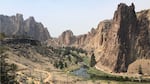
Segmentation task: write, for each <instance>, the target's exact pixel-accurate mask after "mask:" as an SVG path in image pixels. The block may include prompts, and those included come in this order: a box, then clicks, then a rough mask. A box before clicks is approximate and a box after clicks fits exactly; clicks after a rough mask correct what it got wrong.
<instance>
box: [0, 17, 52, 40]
mask: <svg viewBox="0 0 150 84" xmlns="http://www.w3.org/2000/svg"><path fill="white" fill-rule="evenodd" d="M0 32H1V33H5V34H6V35H7V36H19V37H30V38H32V39H35V40H39V41H45V40H47V39H49V38H50V35H49V33H48V30H47V28H45V27H44V26H43V25H42V24H41V23H39V22H36V21H35V20H34V18H33V17H29V18H28V19H26V20H24V19H23V15H21V14H16V16H10V17H9V16H4V15H0Z"/></svg>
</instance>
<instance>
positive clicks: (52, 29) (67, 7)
mask: <svg viewBox="0 0 150 84" xmlns="http://www.w3.org/2000/svg"><path fill="white" fill-rule="evenodd" d="M121 2H123V3H126V4H127V5H130V4H131V3H132V2H133V3H134V4H135V10H136V11H140V10H144V9H150V0H0V14H3V15H8V16H12V15H16V13H20V14H23V16H24V19H27V18H28V17H29V16H33V17H34V18H35V20H36V21H37V22H41V23H42V24H43V25H44V26H45V27H47V28H48V30H49V33H50V35H51V36H52V37H58V36H59V35H60V34H61V33H62V32H63V31H65V30H72V31H73V33H74V34H75V35H80V34H85V33H87V32H88V31H90V30H91V28H93V27H94V28H96V27H97V25H98V23H99V22H100V21H103V20H106V19H112V18H113V14H114V11H115V10H116V8H117V5H118V4H119V3H121Z"/></svg>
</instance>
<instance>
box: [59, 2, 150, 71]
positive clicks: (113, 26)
mask: <svg viewBox="0 0 150 84" xmlns="http://www.w3.org/2000/svg"><path fill="white" fill-rule="evenodd" d="M134 8H135V6H134V4H131V6H127V5H126V4H123V3H121V4H119V5H118V8H117V10H116V11H115V14H114V17H113V19H112V20H105V21H102V22H100V23H99V24H98V26H97V28H96V29H94V28H93V29H91V31H90V32H89V33H88V34H84V35H79V36H74V35H73V33H72V32H71V31H68V33H66V32H64V33H63V34H62V35H61V36H60V37H59V41H60V42H59V43H62V44H64V45H66V46H76V47H79V48H84V49H86V50H89V51H91V50H94V52H95V54H96V59H97V66H98V67H101V66H99V65H102V66H105V67H107V68H108V69H109V70H111V71H114V72H126V71H127V69H128V66H129V65H130V64H131V63H133V62H134V61H135V60H136V59H138V58H150V11H149V10H144V11H141V12H138V13H137V14H136V13H135V11H134ZM69 32H70V33H69Z"/></svg>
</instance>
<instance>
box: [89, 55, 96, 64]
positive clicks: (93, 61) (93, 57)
mask: <svg viewBox="0 0 150 84" xmlns="http://www.w3.org/2000/svg"><path fill="white" fill-rule="evenodd" d="M95 64H96V60H95V56H94V53H93V54H92V56H91V62H90V66H91V67H94V66H95Z"/></svg>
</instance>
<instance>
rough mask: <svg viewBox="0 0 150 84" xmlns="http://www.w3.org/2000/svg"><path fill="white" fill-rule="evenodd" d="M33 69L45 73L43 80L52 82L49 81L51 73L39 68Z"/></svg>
mask: <svg viewBox="0 0 150 84" xmlns="http://www.w3.org/2000/svg"><path fill="white" fill-rule="evenodd" d="M34 70H35V71H38V72H42V73H46V74H47V75H48V76H47V78H45V79H44V82H45V83H46V82H50V84H52V82H51V81H50V80H51V79H52V76H51V73H50V72H48V71H43V70H39V69H34Z"/></svg>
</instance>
